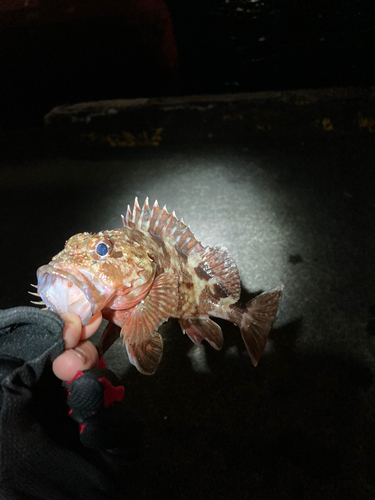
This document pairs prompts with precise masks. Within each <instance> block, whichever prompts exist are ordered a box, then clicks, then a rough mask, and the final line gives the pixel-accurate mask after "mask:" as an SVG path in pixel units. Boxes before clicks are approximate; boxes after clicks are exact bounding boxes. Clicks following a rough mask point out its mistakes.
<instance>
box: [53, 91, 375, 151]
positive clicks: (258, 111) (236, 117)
mask: <svg viewBox="0 0 375 500" xmlns="http://www.w3.org/2000/svg"><path fill="white" fill-rule="evenodd" d="M45 123H46V125H47V127H48V130H49V131H50V132H51V133H52V134H53V136H54V138H55V140H56V139H57V140H59V139H61V140H64V142H65V140H69V142H70V143H75V144H77V143H79V144H80V145H87V146H90V147H108V148H121V147H136V146H159V145H163V144H165V145H169V144H181V143H192V142H231V143H233V142H244V141H245V142H246V141H247V140H250V139H251V138H259V137H278V138H282V137H286V138H287V137H290V138H299V137H306V136H309V137H319V136H326V137H329V136H347V135H348V136H349V135H363V136H370V134H373V133H375V87H368V88H331V89H318V90H298V91H283V92H259V93H254V94H234V95H231V94H230V95H206V96H188V97H170V98H161V99H132V100H127V99H118V100H111V101H97V102H87V103H78V104H74V105H65V106H58V107H56V108H54V109H52V111H50V112H49V113H48V114H47V115H46V116H45Z"/></svg>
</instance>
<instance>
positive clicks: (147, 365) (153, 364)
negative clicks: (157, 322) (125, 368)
mask: <svg viewBox="0 0 375 500" xmlns="http://www.w3.org/2000/svg"><path fill="white" fill-rule="evenodd" d="M125 346H126V350H127V352H128V356H129V360H130V362H131V363H132V364H133V365H134V366H135V367H136V368H137V370H138V371H139V372H141V373H143V374H144V375H153V374H154V373H155V372H156V369H157V367H158V366H159V363H160V361H161V358H162V356H163V339H162V337H161V335H160V334H159V333H155V335H154V336H153V337H151V338H150V339H148V340H145V341H144V342H141V343H139V344H138V343H136V344H134V345H131V344H130V343H129V341H125Z"/></svg>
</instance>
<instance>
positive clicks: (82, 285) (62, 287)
mask: <svg viewBox="0 0 375 500" xmlns="http://www.w3.org/2000/svg"><path fill="white" fill-rule="evenodd" d="M155 272H156V264H155V263H154V262H153V260H152V258H151V257H150V256H149V254H148V253H147V251H146V250H145V249H144V248H143V247H142V246H141V245H140V244H138V243H136V242H131V241H129V239H128V238H126V235H125V234H124V233H123V232H122V231H121V229H120V230H113V231H100V232H99V233H95V234H91V233H79V234H76V235H74V236H72V237H71V238H70V239H69V240H68V241H67V242H66V243H65V247H64V249H63V250H62V251H61V252H59V253H58V254H57V255H55V256H54V257H53V258H52V260H51V262H50V263H49V264H47V265H44V266H42V267H40V268H39V269H38V271H37V278H38V293H39V295H40V297H41V298H42V300H43V302H44V303H45V304H46V306H47V307H48V308H49V309H51V310H52V311H54V312H56V313H58V314H63V313H66V312H74V313H76V314H78V315H79V316H80V318H81V321H82V324H83V325H86V324H87V323H88V322H89V321H90V318H91V316H92V315H94V314H96V313H97V312H99V311H101V310H102V309H103V308H107V307H109V308H111V309H129V308H131V307H133V306H134V305H136V304H137V303H138V302H140V301H141V300H142V299H143V298H144V297H145V296H146V295H147V293H148V291H149V289H150V288H151V286H152V283H153V281H154V277H155Z"/></svg>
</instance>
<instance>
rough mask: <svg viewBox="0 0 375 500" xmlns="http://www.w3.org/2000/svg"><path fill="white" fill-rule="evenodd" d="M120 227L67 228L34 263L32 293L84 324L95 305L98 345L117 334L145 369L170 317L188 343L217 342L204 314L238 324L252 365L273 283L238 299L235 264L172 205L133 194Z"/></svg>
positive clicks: (270, 316)
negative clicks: (46, 259) (99, 320)
mask: <svg viewBox="0 0 375 500" xmlns="http://www.w3.org/2000/svg"><path fill="white" fill-rule="evenodd" d="M122 220H123V227H121V228H120V229H114V230H110V231H100V232H99V233H96V234H90V233H80V234H76V235H75V236H72V237H71V238H70V239H69V240H68V241H67V242H66V244H65V248H64V249H63V250H62V251H61V252H60V253H58V254H57V255H56V256H55V257H53V259H52V260H51V262H50V263H49V264H48V265H46V266H42V267H40V268H39V269H38V271H37V277H38V294H39V295H40V297H41V298H42V300H43V302H44V303H45V304H46V306H47V307H48V308H49V309H51V310H53V311H55V312H57V313H58V314H63V313H65V312H68V311H69V312H75V313H77V314H78V315H79V316H80V317H81V320H82V324H83V325H85V324H87V323H88V321H89V320H90V318H91V316H92V315H93V314H95V313H97V312H98V311H102V314H103V317H104V318H105V319H107V320H108V321H109V323H108V325H107V328H106V329H105V331H104V333H103V336H102V339H101V341H100V344H99V351H100V352H105V350H106V349H107V348H108V347H109V346H110V345H111V344H112V343H113V341H114V340H115V339H116V338H117V337H118V335H119V334H120V329H121V335H122V336H123V340H124V343H125V346H126V349H127V352H128V355H129V359H130V361H131V362H132V363H133V364H134V365H135V366H136V367H137V368H138V370H139V371H140V372H142V373H144V374H152V373H154V372H155V370H156V369H157V367H158V364H159V362H160V360H161V357H162V353H163V341H162V337H161V336H160V334H159V333H158V332H157V330H158V328H159V326H160V325H161V324H162V323H164V322H166V321H167V320H168V319H169V318H177V319H178V321H179V323H180V325H181V328H182V330H183V331H184V332H186V333H187V335H188V336H189V337H190V339H191V340H192V341H193V342H194V343H195V344H198V345H199V344H200V343H201V342H202V340H204V339H205V340H207V342H209V344H211V346H212V347H214V348H215V349H221V347H222V345H223V334H222V331H221V328H220V326H219V325H218V324H217V323H215V322H214V321H213V320H211V319H210V316H213V317H216V318H224V319H226V320H228V321H231V322H232V323H235V324H236V325H238V326H239V328H240V331H241V335H242V338H243V340H244V342H245V345H246V349H247V351H248V353H249V355H250V357H251V360H252V362H253V364H254V366H256V365H257V364H258V361H259V359H260V357H261V356H262V354H263V352H264V348H265V346H266V343H267V338H268V334H269V331H270V329H271V326H272V323H273V321H274V318H275V315H276V312H277V308H278V303H279V299H280V296H281V288H282V287H277V288H274V289H272V290H270V291H269V292H266V293H263V294H260V295H258V296H257V297H255V298H254V299H253V300H251V301H250V302H248V303H247V304H246V307H244V308H243V307H240V306H239V305H238V304H236V303H237V302H238V300H239V297H240V291H241V285H240V278H239V274H238V269H237V266H236V264H235V263H234V261H233V259H232V258H231V256H230V255H229V253H228V251H227V250H226V248H224V247H223V246H220V245H219V246H215V247H213V248H211V247H203V246H202V245H201V243H200V242H199V241H197V240H196V239H195V237H194V235H193V233H192V232H191V231H190V229H189V227H187V226H186V225H185V224H184V223H183V221H182V220H178V219H177V218H176V215H175V213H174V212H173V213H172V214H169V213H168V211H167V209H166V208H165V207H164V208H162V209H161V208H159V206H158V203H157V202H155V204H154V205H153V207H152V208H150V206H149V204H148V199H146V201H145V203H144V205H143V208H142V209H141V208H140V206H139V204H138V200H137V198H136V199H135V203H134V209H133V212H132V211H131V210H130V208H129V207H128V210H127V213H126V216H125V217H123V216H122Z"/></svg>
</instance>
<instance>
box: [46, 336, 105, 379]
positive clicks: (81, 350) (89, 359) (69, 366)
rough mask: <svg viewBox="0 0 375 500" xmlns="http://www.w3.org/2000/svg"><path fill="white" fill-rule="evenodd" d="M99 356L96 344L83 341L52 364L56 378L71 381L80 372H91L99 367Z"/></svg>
mask: <svg viewBox="0 0 375 500" xmlns="http://www.w3.org/2000/svg"><path fill="white" fill-rule="evenodd" d="M98 362H99V355H98V351H97V350H96V347H95V346H94V344H92V343H91V342H90V341H88V340H82V341H80V342H79V343H78V345H77V346H76V347H74V348H73V349H67V350H66V351H65V352H64V353H63V354H61V355H60V356H58V357H57V358H56V359H55V361H54V362H53V364H52V369H53V372H54V374H55V375H56V377H58V378H59V379H61V380H71V379H72V378H74V377H75V375H76V373H77V372H78V371H83V370H89V369H90V368H94V367H95V366H97V365H98Z"/></svg>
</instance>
